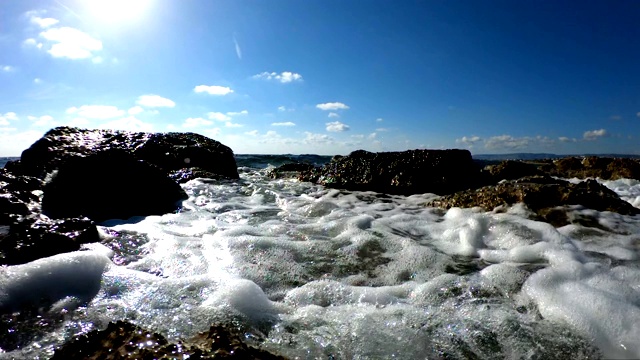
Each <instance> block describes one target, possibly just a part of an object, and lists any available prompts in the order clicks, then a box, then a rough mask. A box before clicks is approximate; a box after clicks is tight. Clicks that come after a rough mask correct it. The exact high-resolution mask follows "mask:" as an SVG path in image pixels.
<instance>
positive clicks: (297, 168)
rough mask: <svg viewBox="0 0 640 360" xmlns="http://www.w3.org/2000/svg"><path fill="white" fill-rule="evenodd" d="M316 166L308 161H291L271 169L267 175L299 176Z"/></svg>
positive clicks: (275, 176) (281, 176)
mask: <svg viewBox="0 0 640 360" xmlns="http://www.w3.org/2000/svg"><path fill="white" fill-rule="evenodd" d="M314 169H315V166H313V165H311V164H306V163H289V164H283V165H280V166H278V167H277V168H275V169H273V170H270V171H269V172H268V173H267V175H268V176H269V177H270V178H272V179H280V178H291V177H294V178H297V177H298V176H299V175H300V174H301V173H304V172H309V171H313V170H314Z"/></svg>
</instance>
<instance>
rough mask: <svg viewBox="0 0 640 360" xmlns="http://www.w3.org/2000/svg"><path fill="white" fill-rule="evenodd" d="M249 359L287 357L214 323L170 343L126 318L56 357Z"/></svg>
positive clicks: (65, 347)
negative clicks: (205, 330)
mask: <svg viewBox="0 0 640 360" xmlns="http://www.w3.org/2000/svg"><path fill="white" fill-rule="evenodd" d="M183 358H184V359H186V358H189V359H243V360H244V359H247V360H253V359H255V360H257V359H265V360H271V359H273V360H284V359H285V358H284V357H282V356H278V355H274V354H271V353H269V352H267V351H264V350H260V349H256V348H254V347H251V346H248V345H247V344H245V343H244V342H242V340H241V334H239V333H236V332H234V331H233V330H232V329H229V328H226V327H224V326H212V327H211V328H210V329H209V331H208V332H204V333H200V334H198V335H197V336H195V337H194V338H193V339H190V340H186V341H179V342H177V343H170V342H168V341H167V339H165V337H164V336H162V335H160V334H158V333H153V332H150V331H147V330H145V329H142V328H140V327H138V326H135V325H133V324H131V323H129V322H126V321H118V322H115V323H109V326H108V327H107V328H106V329H105V330H102V331H98V330H94V331H91V332H90V333H88V334H87V335H83V336H79V337H77V338H75V339H73V340H71V341H70V342H68V343H66V344H65V345H63V346H62V347H60V348H58V349H57V350H56V352H55V354H54V355H53V357H52V358H51V359H52V360H58V359H59V360H75V359H78V360H80V359H82V360H90V359H96V360H97V359H102V360H116V359H183Z"/></svg>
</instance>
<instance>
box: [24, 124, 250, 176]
mask: <svg viewBox="0 0 640 360" xmlns="http://www.w3.org/2000/svg"><path fill="white" fill-rule="evenodd" d="M108 149H109V150H114V149H120V150H123V151H126V152H128V153H130V154H132V155H133V156H134V157H135V158H136V159H137V160H143V161H145V162H147V163H149V164H152V165H155V166H157V167H158V168H160V169H162V170H164V171H165V172H166V173H168V172H169V171H171V170H178V169H182V168H185V167H199V168H202V169H204V170H206V171H209V172H211V173H214V174H219V175H222V176H225V177H228V178H234V179H237V178H238V177H239V176H238V170H237V168H236V162H235V158H234V157H233V151H232V150H231V148H229V147H228V146H225V145H223V144H221V143H220V142H218V141H215V140H212V139H209V138H208V137H206V136H202V135H199V134H194V133H143V132H127V131H114V130H86V129H78V128H72V127H66V126H63V127H57V128H54V129H51V130H49V131H48V132H47V133H46V134H44V136H43V137H42V138H41V139H40V140H38V141H36V142H35V143H34V144H33V145H31V146H30V147H29V148H28V149H26V150H25V151H23V152H22V156H21V157H20V171H21V172H22V174H24V175H30V176H36V177H40V178H42V177H43V176H45V175H46V174H47V173H49V172H51V171H53V170H55V169H58V168H59V167H60V166H61V165H62V164H63V163H65V162H66V161H67V160H68V159H71V158H75V157H87V156H89V155H92V154H96V153H100V152H103V151H105V150H108Z"/></svg>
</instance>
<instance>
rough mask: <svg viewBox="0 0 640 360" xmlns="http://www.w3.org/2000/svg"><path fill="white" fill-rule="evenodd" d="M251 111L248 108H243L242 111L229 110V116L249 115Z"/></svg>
mask: <svg viewBox="0 0 640 360" xmlns="http://www.w3.org/2000/svg"><path fill="white" fill-rule="evenodd" d="M248 114H249V112H248V111H247V110H242V111H229V112H228V113H227V115H229V116H239V115H248Z"/></svg>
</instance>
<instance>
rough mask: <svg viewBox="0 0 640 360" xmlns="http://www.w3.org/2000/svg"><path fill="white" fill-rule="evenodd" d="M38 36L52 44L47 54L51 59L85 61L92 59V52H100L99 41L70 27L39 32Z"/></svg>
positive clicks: (100, 44) (100, 43)
mask: <svg viewBox="0 0 640 360" xmlns="http://www.w3.org/2000/svg"><path fill="white" fill-rule="evenodd" d="M40 36H41V37H43V38H45V39H47V40H48V41H49V42H50V43H52V45H51V48H50V49H49V50H48V51H47V52H48V53H49V54H51V56H53V57H61V58H68V59H87V58H92V57H94V52H97V51H100V50H102V42H101V41H100V40H97V39H94V38H92V37H91V36H90V35H89V34H87V33H84V32H82V31H80V30H78V29H74V28H70V27H61V28H53V29H48V30H46V31H43V32H41V33H40ZM29 40H30V39H27V40H26V41H29ZM34 41H35V40H34Z"/></svg>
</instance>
